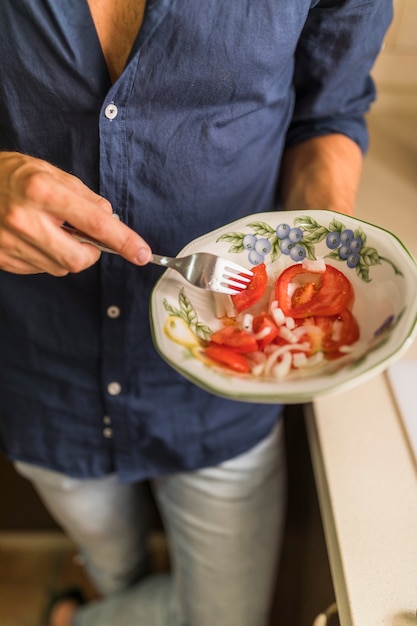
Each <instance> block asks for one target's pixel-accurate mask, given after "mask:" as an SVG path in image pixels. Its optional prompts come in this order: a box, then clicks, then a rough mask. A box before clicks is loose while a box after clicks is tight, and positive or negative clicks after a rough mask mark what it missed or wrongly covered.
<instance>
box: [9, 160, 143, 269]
mask: <svg viewBox="0 0 417 626" xmlns="http://www.w3.org/2000/svg"><path fill="white" fill-rule="evenodd" d="M64 222H67V223H69V224H71V225H72V226H74V227H75V228H78V229H80V230H82V231H84V232H85V233H87V234H88V235H90V236H91V237H93V238H95V239H99V240H101V241H102V242H103V243H104V244H105V245H107V246H109V247H110V248H112V249H113V250H114V251H115V252H117V253H119V254H120V255H122V256H123V257H124V258H126V259H127V260H128V261H130V262H131V263H134V264H136V265H143V264H145V263H147V262H148V261H149V260H150V256H151V251H150V248H149V246H148V244H147V243H146V242H145V241H144V240H143V238H142V237H140V236H139V235H138V234H137V233H136V232H134V231H133V230H132V229H130V228H128V227H127V226H126V225H125V224H122V223H121V222H120V221H119V220H115V219H114V217H113V210H112V206H111V205H110V203H109V202H108V201H107V200H105V199H104V198H102V197H101V196H99V195H98V194H96V193H94V192H93V191H92V190H91V189H89V188H88V187H87V186H86V185H84V184H83V183H82V182H81V181H80V180H79V179H78V178H76V177H75V176H72V175H71V174H68V173H66V172H63V171H61V170H59V169H58V168H56V167H54V166H52V165H50V164H49V163H46V162H45V161H42V160H40V159H34V158H32V157H27V156H25V155H20V154H17V153H0V268H1V269H5V270H6V271H14V272H15V273H34V272H35V271H36V272H48V273H50V274H52V275H55V276H62V275H65V274H66V273H68V272H79V271H82V270H83V269H86V268H87V267H90V266H91V265H92V264H93V263H95V262H96V261H97V259H98V258H99V256H100V253H99V251H98V250H97V249H96V248H95V247H93V246H91V245H88V244H81V243H79V242H77V241H76V240H75V239H74V238H72V237H71V236H69V235H68V234H67V233H65V232H64V231H63V229H62V228H61V225H62V224H63V223H64Z"/></svg>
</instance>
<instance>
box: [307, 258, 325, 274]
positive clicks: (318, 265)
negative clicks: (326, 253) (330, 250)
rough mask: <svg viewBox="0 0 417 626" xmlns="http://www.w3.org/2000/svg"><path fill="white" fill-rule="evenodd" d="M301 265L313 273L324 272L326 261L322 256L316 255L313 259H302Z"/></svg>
mask: <svg viewBox="0 0 417 626" xmlns="http://www.w3.org/2000/svg"><path fill="white" fill-rule="evenodd" d="M302 266H303V269H305V270H306V271H307V272H313V274H324V272H325V271H326V263H325V261H324V258H323V257H317V259H314V260H312V259H304V260H303V262H302Z"/></svg>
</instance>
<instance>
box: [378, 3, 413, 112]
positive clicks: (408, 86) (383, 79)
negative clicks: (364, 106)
mask: <svg viewBox="0 0 417 626" xmlns="http://www.w3.org/2000/svg"><path fill="white" fill-rule="evenodd" d="M373 75H374V78H375V80H376V82H377V86H378V91H379V97H378V102H377V103H376V105H375V107H374V109H375V111H376V112H379V111H382V112H385V111H391V110H400V111H404V112H410V113H411V112H413V113H417V0H394V19H393V22H392V24H391V26H390V29H389V31H388V33H387V36H386V39H385V43H384V47H383V50H382V52H381V54H380V56H379V58H378V60H377V62H376V64H375V67H374V71H373Z"/></svg>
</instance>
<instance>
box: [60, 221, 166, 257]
mask: <svg viewBox="0 0 417 626" xmlns="http://www.w3.org/2000/svg"><path fill="white" fill-rule="evenodd" d="M61 228H63V230H65V232H67V233H69V234H70V235H72V237H74V239H76V240H77V241H79V242H80V243H90V244H91V245H92V246H95V247H96V248H98V249H99V250H101V251H102V252H110V254H118V252H116V250H113V249H112V248H109V247H108V246H106V245H105V244H104V243H103V242H102V241H99V240H98V239H94V237H90V235H87V234H86V233H83V231H82V230H78V228H73V227H72V226H65V225H64V224H63V225H62V226H61ZM151 263H154V264H155V265H162V266H164V267H175V259H173V258H172V257H169V256H161V255H159V254H153V255H152V258H151Z"/></svg>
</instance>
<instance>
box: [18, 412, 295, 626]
mask: <svg viewBox="0 0 417 626" xmlns="http://www.w3.org/2000/svg"><path fill="white" fill-rule="evenodd" d="M16 467H17V469H18V471H19V472H20V473H21V474H23V475H24V476H25V477H26V478H28V479H29V480H30V481H31V482H32V483H33V484H34V486H35V488H36V489H37V491H38V493H39V494H40V496H41V498H42V500H43V501H44V502H45V504H46V506H47V507H48V509H49V510H50V511H51V513H52V514H53V515H54V517H55V518H56V520H57V521H58V522H59V523H60V524H61V525H62V527H63V528H64V529H65V530H66V532H67V533H68V535H69V536H70V537H71V538H72V540H73V541H74V542H75V544H76V545H77V546H78V548H79V550H80V553H81V554H82V555H83V556H84V558H85V563H86V568H87V570H88V572H89V574H90V576H91V578H92V580H93V582H94V583H95V585H96V586H97V588H98V590H99V591H101V593H102V594H103V599H101V600H98V601H96V602H92V603H89V604H87V605H85V606H83V607H82V608H80V609H79V610H78V611H77V613H76V618H75V621H74V625H75V626H115V625H116V624H117V626H266V624H267V623H268V613H269V609H270V605H271V601H272V596H273V590H274V583H275V574H276V570H277V565H278V562H279V554H280V549H281V540H282V535H283V527H284V519H285V502H286V469H285V468H286V465H285V454H284V442H283V424H282V422H279V423H278V424H277V426H276V427H275V428H274V429H273V431H272V432H271V434H270V435H269V436H268V437H267V438H266V439H264V440H263V441H262V442H261V443H259V444H258V445H257V446H255V447H254V448H252V449H251V450H249V451H248V452H246V453H244V454H241V455H239V456H238V457H236V458H234V459H232V460H229V461H227V462H225V463H222V464H221V465H219V466H217V467H211V468H207V469H203V470H199V471H195V472H191V473H181V474H176V475H172V476H165V477H160V478H157V479H155V480H153V481H152V488H153V491H154V494H155V498H156V501H157V503H158V506H159V507H160V511H161V515H162V518H163V521H164V525H165V529H166V532H167V536H168V539H169V545H170V554H171V560H172V574H169V575H152V576H147V577H144V578H142V579H140V580H139V582H134V583H133V584H130V583H131V581H132V580H135V579H137V576H138V575H140V574H141V572H142V570H143V571H144V568H145V562H146V536H147V530H148V524H147V521H148V520H147V518H148V510H147V505H146V498H145V493H144V488H143V485H141V484H132V485H126V484H125V485H122V484H119V482H118V481H117V477H116V476H114V475H112V476H109V477H106V478H100V479H93V480H90V479H88V480H75V479H73V478H69V477H67V476H64V475H62V474H59V473H56V472H51V471H47V470H44V469H40V468H38V467H35V466H33V465H28V464H25V463H16Z"/></svg>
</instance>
